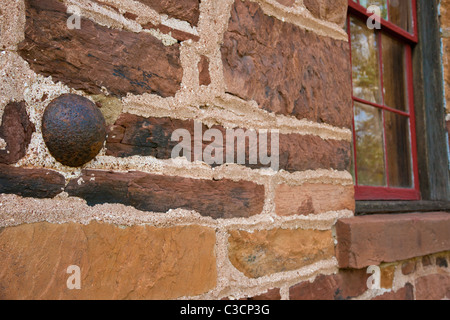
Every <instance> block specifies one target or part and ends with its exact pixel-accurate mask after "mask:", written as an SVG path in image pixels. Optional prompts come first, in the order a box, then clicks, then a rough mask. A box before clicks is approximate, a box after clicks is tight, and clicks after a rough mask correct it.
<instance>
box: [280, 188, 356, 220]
mask: <svg viewBox="0 0 450 320" xmlns="http://www.w3.org/2000/svg"><path fill="white" fill-rule="evenodd" d="M275 206H276V213H277V214H278V215H280V216H289V215H296V214H303V215H308V214H318V213H324V212H328V211H339V210H351V211H354V210H355V199H354V188H353V186H340V185H324V184H304V185H301V186H289V185H286V184H282V185H279V186H278V187H277V188H276V190H275Z"/></svg>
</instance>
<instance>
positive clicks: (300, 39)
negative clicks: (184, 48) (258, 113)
mask: <svg viewBox="0 0 450 320" xmlns="http://www.w3.org/2000/svg"><path fill="white" fill-rule="evenodd" d="M342 1H343V0H339V2H338V5H336V8H340V9H343V11H342V13H341V17H340V18H338V20H342V18H343V17H345V14H346V5H343V4H342ZM320 10H321V9H320V8H319V11H320ZM342 21H343V20H342ZM221 53H222V61H223V66H224V77H225V83H226V87H227V92H229V93H232V94H234V95H236V96H238V97H240V98H242V99H245V100H255V101H256V102H257V103H258V104H259V106H260V107H261V108H263V109H265V110H268V111H270V112H274V113H277V114H283V115H291V116H294V117H297V118H298V119H305V118H306V119H308V120H311V121H315V122H320V123H328V124H332V125H334V126H338V127H346V128H350V127H351V120H352V111H351V108H352V103H351V102H352V100H351V91H352V90H351V80H350V79H351V68H350V58H349V56H350V53H349V45H348V43H347V42H345V41H339V40H334V39H331V38H329V37H322V36H319V35H317V34H316V33H315V32H310V31H307V30H305V29H303V28H300V27H298V26H296V25H293V24H290V23H287V22H282V21H281V20H279V19H276V18H274V17H271V16H268V15H266V14H265V13H264V12H263V10H262V9H261V7H260V6H259V4H258V3H256V2H253V1H241V0H236V1H235V3H234V6H233V8H232V10H231V18H230V21H229V24H228V30H227V32H225V35H224V41H223V45H222V48H221Z"/></svg>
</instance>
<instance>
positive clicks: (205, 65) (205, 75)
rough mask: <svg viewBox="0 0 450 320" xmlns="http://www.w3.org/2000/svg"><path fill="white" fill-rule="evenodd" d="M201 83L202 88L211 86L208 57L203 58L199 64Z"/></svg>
mask: <svg viewBox="0 0 450 320" xmlns="http://www.w3.org/2000/svg"><path fill="white" fill-rule="evenodd" d="M198 72H199V83H200V85H201V86H208V85H210V84H211V76H210V74H209V59H208V57H206V56H201V58H200V62H199V63H198Z"/></svg>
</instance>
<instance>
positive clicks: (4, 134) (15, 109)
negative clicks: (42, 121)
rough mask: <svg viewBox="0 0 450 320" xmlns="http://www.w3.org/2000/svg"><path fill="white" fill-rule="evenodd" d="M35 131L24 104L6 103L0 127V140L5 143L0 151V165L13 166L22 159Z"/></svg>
mask: <svg viewBox="0 0 450 320" xmlns="http://www.w3.org/2000/svg"><path fill="white" fill-rule="evenodd" d="M35 131H36V128H35V126H34V124H33V123H32V122H31V121H30V119H29V117H28V114H27V109H26V106H25V102H10V103H8V104H7V105H6V106H5V109H4V111H3V117H2V124H1V126H0V138H1V139H3V140H4V141H5V143H6V146H5V148H4V149H0V163H5V164H13V163H16V162H17V161H19V160H20V159H21V158H23V157H24V156H25V154H26V153H27V148H28V145H29V144H30V141H31V136H32V134H33V132H35Z"/></svg>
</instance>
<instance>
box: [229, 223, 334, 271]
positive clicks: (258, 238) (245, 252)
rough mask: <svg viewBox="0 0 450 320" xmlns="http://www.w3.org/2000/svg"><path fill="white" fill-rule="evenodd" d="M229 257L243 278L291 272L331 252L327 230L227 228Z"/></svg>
mask: <svg viewBox="0 0 450 320" xmlns="http://www.w3.org/2000/svg"><path fill="white" fill-rule="evenodd" d="M228 255H229V258H230V261H231V263H232V264H233V265H234V266H235V267H236V268H237V269H238V270H239V271H241V272H243V273H244V274H245V275H246V276H247V277H251V278H259V277H262V276H265V275H269V274H272V273H277V272H283V271H291V270H295V269H299V268H301V267H304V266H307V265H310V264H313V263H315V262H317V261H319V260H324V259H329V258H331V257H332V256H333V255H334V244H333V238H332V234H331V231H330V230H326V231H319V230H303V229H295V230H290V229H289V230H284V229H274V230H262V231H255V232H252V233H250V232H246V231H241V230H233V231H230V238H229V253H228Z"/></svg>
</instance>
